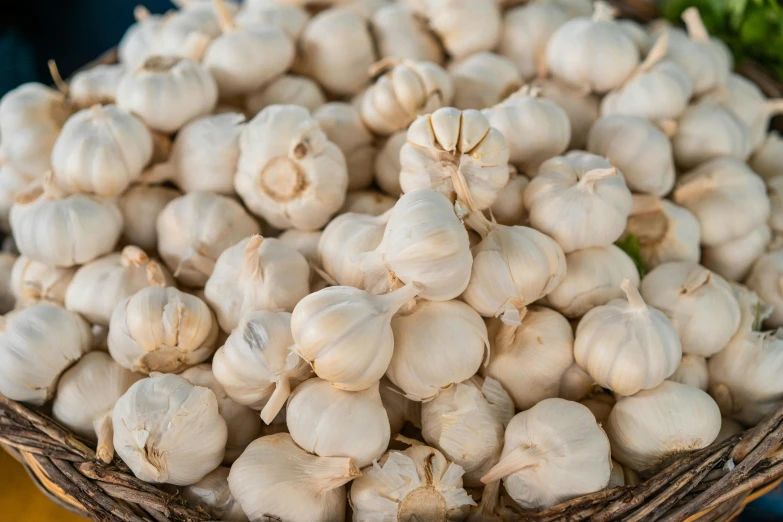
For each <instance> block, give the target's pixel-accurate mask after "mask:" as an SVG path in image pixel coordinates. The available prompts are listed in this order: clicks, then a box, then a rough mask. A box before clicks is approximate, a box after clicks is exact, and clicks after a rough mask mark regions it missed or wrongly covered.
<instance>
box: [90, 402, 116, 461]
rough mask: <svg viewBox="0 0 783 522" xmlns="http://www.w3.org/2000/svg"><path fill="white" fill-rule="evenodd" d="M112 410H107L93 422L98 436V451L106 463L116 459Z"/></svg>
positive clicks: (99, 456) (100, 457)
mask: <svg viewBox="0 0 783 522" xmlns="http://www.w3.org/2000/svg"><path fill="white" fill-rule="evenodd" d="M111 415H112V412H111V410H109V411H107V412H106V413H104V414H103V415H101V416H100V417H98V418H97V419H95V420H94V421H93V423H92V426H93V429H95V435H96V436H97V437H98V446H97V449H96V453H97V454H98V458H99V459H101V460H102V461H103V462H105V463H106V464H109V463H110V462H111V461H112V460H113V459H114V429H113V428H112V424H111Z"/></svg>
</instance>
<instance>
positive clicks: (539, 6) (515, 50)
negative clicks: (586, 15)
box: [498, 2, 569, 80]
mask: <svg viewBox="0 0 783 522" xmlns="http://www.w3.org/2000/svg"><path fill="white" fill-rule="evenodd" d="M568 18H569V17H568V15H566V13H565V11H563V10H562V9H560V8H559V7H558V6H557V5H555V4H554V3H551V2H530V3H527V4H525V5H521V6H517V7H513V8H511V9H509V10H508V11H507V12H506V13H505V16H504V17H503V29H502V32H501V35H500V46H499V47H498V51H499V52H500V54H502V55H503V56H506V57H508V58H510V59H511V60H513V61H514V64H515V65H516V66H517V68H518V69H519V71H520V73H521V74H522V78H523V79H524V80H532V79H533V78H536V77H541V78H542V77H544V76H546V75H547V72H548V71H547V64H546V45H547V43H548V42H549V39H550V38H551V37H552V34H553V33H554V32H555V31H556V30H557V28H558V27H560V26H561V25H563V24H564V23H566V22H567V21H568Z"/></svg>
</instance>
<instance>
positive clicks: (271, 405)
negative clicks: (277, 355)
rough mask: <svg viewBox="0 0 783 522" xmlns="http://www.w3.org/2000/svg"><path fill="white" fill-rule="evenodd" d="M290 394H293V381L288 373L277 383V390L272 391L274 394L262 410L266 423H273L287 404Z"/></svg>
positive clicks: (262, 416) (262, 417)
mask: <svg viewBox="0 0 783 522" xmlns="http://www.w3.org/2000/svg"><path fill="white" fill-rule="evenodd" d="M289 395H291V381H290V380H289V379H288V376H287V375H283V376H281V377H280V378H279V379H278V380H277V382H276V383H275V391H274V392H272V396H271V397H269V400H268V401H267V403H266V405H264V409H262V410H261V420H262V421H264V422H265V423H266V424H271V423H272V421H273V420H275V417H277V414H278V413H280V410H281V409H282V408H283V406H284V405H285V401H287V400H288V396H289Z"/></svg>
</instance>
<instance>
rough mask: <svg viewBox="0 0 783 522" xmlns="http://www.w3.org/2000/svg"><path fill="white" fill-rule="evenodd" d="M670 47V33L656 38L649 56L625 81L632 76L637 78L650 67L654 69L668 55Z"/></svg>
mask: <svg viewBox="0 0 783 522" xmlns="http://www.w3.org/2000/svg"><path fill="white" fill-rule="evenodd" d="M668 49H669V33H663V34H661V36H659V37H658V39H657V40H655V44H653V46H652V48H651V49H650V52H648V53H647V56H646V57H645V59H644V61H643V62H642V63H640V64H639V67H637V68H636V71H634V74H632V75H631V76H630V78H628V80H626V82H625V83H628V82H629V81H630V80H631V78H635V77H636V76H638V75H639V74H641V73H644V72H648V71H649V70H650V69H652V68H653V67H654V66H655V65H656V64H657V63H658V62H660V61H661V60H663V59H664V58H665V57H666V53H667V52H668Z"/></svg>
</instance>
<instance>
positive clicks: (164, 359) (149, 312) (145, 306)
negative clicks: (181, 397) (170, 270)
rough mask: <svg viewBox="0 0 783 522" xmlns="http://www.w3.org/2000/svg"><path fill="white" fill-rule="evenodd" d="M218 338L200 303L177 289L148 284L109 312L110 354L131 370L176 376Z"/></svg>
mask: <svg viewBox="0 0 783 522" xmlns="http://www.w3.org/2000/svg"><path fill="white" fill-rule="evenodd" d="M217 335H218V325H217V321H215V317H214V315H213V314H212V311H211V310H210V309H209V307H208V306H207V305H206V303H204V301H202V300H201V299H199V298H198V297H196V296H194V295H191V294H186V293H185V292H181V291H179V290H177V289H176V288H172V287H167V288H162V287H159V286H148V287H146V288H142V289H141V290H139V291H138V292H136V293H135V294H133V295H132V296H130V297H126V298H125V299H123V300H122V301H120V302H119V303H118V304H117V306H116V307H115V308H114V311H113V312H112V314H111V320H110V322H109V339H108V343H109V353H110V354H111V356H112V358H114V360H115V361H117V362H118V363H119V364H120V366H122V367H123V368H127V369H129V370H131V371H134V372H141V373H147V374H148V373H150V372H163V373H176V372H180V371H182V370H184V369H186V368H189V367H191V366H194V365H196V364H198V363H200V362H203V361H205V360H206V359H208V358H209V356H210V355H212V352H214V351H215V342H216V340H217ZM221 458H222V455H221Z"/></svg>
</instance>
